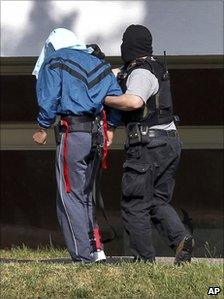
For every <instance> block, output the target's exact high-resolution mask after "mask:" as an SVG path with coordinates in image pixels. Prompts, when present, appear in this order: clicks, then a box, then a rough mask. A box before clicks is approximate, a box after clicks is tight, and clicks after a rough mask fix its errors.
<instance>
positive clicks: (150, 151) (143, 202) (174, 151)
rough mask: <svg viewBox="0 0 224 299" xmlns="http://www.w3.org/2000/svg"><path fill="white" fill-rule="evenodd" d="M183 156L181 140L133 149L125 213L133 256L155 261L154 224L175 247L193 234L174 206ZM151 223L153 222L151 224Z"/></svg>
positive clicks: (124, 189) (157, 140)
mask: <svg viewBox="0 0 224 299" xmlns="http://www.w3.org/2000/svg"><path fill="white" fill-rule="evenodd" d="M180 154H181V144H180V141H179V138H178V137H156V138H151V141H150V142H149V143H148V144H140V145H134V146H130V147H129V148H128V149H127V159H126V162H125V163H124V173H123V178H122V201H121V211H122V219H123V224H124V228H125V230H126V232H127V234H128V235H129V238H130V246H131V248H132V250H133V254H134V255H135V256H136V257H140V258H142V259H144V260H154V258H155V250H154V247H153V244H152V239H151V232H152V228H151V223H153V225H154V226H155V227H156V229H157V230H158V231H159V233H160V234H161V235H162V236H164V237H165V238H166V240H167V242H168V245H169V246H170V247H171V248H175V247H176V246H177V245H178V244H179V242H180V241H181V240H182V239H183V238H184V237H185V236H186V235H187V234H189V233H188V231H187V230H186V229H185V227H184V225H183V223H182V222H181V220H180V218H179V216H178V215H177V213H176V211H175V210H174V209H173V208H172V206H171V205H170V201H171V198H172V194H173V189H174V185H175V174H176V171H177V168H178V164H179V160H180ZM150 220H151V221H150Z"/></svg>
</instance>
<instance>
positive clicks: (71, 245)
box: [33, 28, 122, 262]
mask: <svg viewBox="0 0 224 299" xmlns="http://www.w3.org/2000/svg"><path fill="white" fill-rule="evenodd" d="M94 54H95V52H94V50H93V48H92V47H86V45H85V44H84V43H83V42H82V41H80V40H79V39H78V38H77V37H76V35H75V34H74V33H73V32H71V31H69V30H67V29H64V28H58V29H55V30H53V32H52V33H51V34H50V36H49V38H48V39H47V40H46V42H45V46H44V48H43V50H42V52H41V55H40V57H39V59H38V61H37V63H36V66H35V68H34V71H33V74H34V75H35V76H36V77H37V86H36V92H37V99H38V105H39V115H38V118H37V121H38V125H39V129H38V130H37V131H36V132H35V133H34V135H33V139H34V141H35V142H36V143H38V144H45V143H46V140H47V129H48V128H50V127H51V126H52V124H53V123H54V122H55V118H56V116H59V117H60V122H59V125H58V126H57V128H58V130H57V137H60V138H57V139H58V140H57V150H56V179H57V189H58V192H57V193H58V196H57V215H58V220H59V224H60V227H61V230H62V232H63V235H64V239H65V242H66V246H67V248H68V251H69V253H70V255H71V257H72V259H73V261H74V262H92V261H96V260H98V259H105V255H104V252H103V248H102V244H101V242H100V241H99V240H96V238H97V236H96V235H98V234H95V235H94V230H95V228H94V223H93V208H92V185H93V176H94V172H95V169H94V167H96V163H95V162H96V155H95V153H97V154H99V156H100V157H103V158H104V156H105V151H106V142H107V141H108V140H107V138H106V133H107V132H106V131H107V124H106V122H105V113H103V104H104V98H105V97H106V96H107V95H114V96H118V95H121V94H122V92H121V89H120V87H119V86H118V84H117V81H116V78H115V77H114V75H113V73H112V72H111V67H110V65H109V64H108V63H106V62H105V61H104V60H103V59H102V58H103V56H102V53H101V56H100V55H97V56H98V57H96V56H95V55H94ZM115 115H116V118H115ZM107 117H108V119H107V122H108V123H109V125H110V126H112V127H116V126H117V124H118V122H119V117H117V114H116V113H113V111H112V110H111V111H110V113H109V114H108V115H107ZM103 118H104V123H103ZM103 149H105V151H104V152H103ZM94 239H95V242H94ZM97 252H98V253H100V254H101V256H100V257H99V255H97V254H96V253H97Z"/></svg>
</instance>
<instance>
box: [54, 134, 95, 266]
mask: <svg viewBox="0 0 224 299" xmlns="http://www.w3.org/2000/svg"><path fill="white" fill-rule="evenodd" d="M64 141H65V134H63V136H62V140H61V143H60V144H59V145H57V149H56V180H57V216H58V221H59V224H60V228H61V231H62V233H63V235H64V239H65V243H66V246H67V248H68V251H69V253H70V255H71V257H72V259H73V260H74V261H83V262H91V261H92V257H91V255H90V253H91V252H92V251H93V248H92V245H91V240H90V238H91V237H90V236H91V232H92V230H93V206H92V190H91V189H92V188H89V184H90V180H91V177H92V171H93V155H92V153H91V134H90V133H83V132H72V133H68V137H67V153H68V155H67V166H68V167H67V169H68V176H69V183H70V187H71V190H70V192H69V193H68V192H66V188H65V176H64V173H63V170H64V162H65V161H64Z"/></svg>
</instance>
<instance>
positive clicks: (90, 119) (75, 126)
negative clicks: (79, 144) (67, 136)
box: [61, 115, 101, 133]
mask: <svg viewBox="0 0 224 299" xmlns="http://www.w3.org/2000/svg"><path fill="white" fill-rule="evenodd" d="M61 120H65V121H66V122H67V123H68V131H69V132H87V133H91V132H92V131H93V125H94V123H95V122H98V123H99V122H100V121H101V116H100V115H99V116H92V115H91V116H86V115H71V116H63V117H61Z"/></svg>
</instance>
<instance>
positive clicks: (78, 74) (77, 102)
mask: <svg viewBox="0 0 224 299" xmlns="http://www.w3.org/2000/svg"><path fill="white" fill-rule="evenodd" d="M36 91H37V99H38V105H39V109H40V110H39V115H38V118H37V121H38V124H39V125H40V126H41V127H44V128H49V127H50V126H51V124H52V123H53V122H54V120H55V117H56V115H70V114H74V115H84V114H87V113H88V114H92V115H98V114H99V113H100V112H101V111H102V109H103V104H104V98H105V97H106V96H107V95H114V96H119V95H121V94H122V91H121V89H120V87H119V85H118V83H117V80H116V78H115V76H114V75H113V73H112V72H111V66H110V64H109V63H106V62H105V61H104V60H102V59H99V58H97V57H95V56H93V55H91V54H89V53H87V52H84V51H81V50H74V49H69V48H64V49H60V50H57V51H55V52H54V53H53V54H52V55H50V56H49V57H48V58H47V59H46V60H45V61H44V63H43V65H42V67H41V69H40V72H39V76H38V80H37V86H36ZM107 119H108V123H109V124H110V125H111V126H114V127H116V126H117V125H119V124H120V113H119V111H118V110H114V109H109V113H108V115H107Z"/></svg>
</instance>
